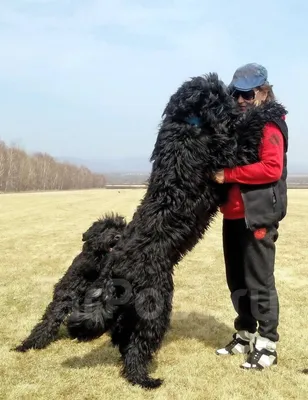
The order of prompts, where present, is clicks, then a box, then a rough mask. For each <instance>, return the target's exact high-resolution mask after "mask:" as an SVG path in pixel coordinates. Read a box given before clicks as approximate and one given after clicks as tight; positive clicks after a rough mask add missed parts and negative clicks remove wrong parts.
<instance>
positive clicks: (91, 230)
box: [82, 221, 97, 242]
mask: <svg viewBox="0 0 308 400" xmlns="http://www.w3.org/2000/svg"><path fill="white" fill-rule="evenodd" d="M96 227H97V221H96V222H94V223H93V224H92V225H91V226H90V228H89V229H88V230H87V231H86V232H84V233H83V234H82V241H83V242H86V241H87V240H90V239H91V238H92V237H93V236H94V235H95V233H96Z"/></svg>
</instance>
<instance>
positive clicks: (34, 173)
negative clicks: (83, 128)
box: [0, 140, 106, 192]
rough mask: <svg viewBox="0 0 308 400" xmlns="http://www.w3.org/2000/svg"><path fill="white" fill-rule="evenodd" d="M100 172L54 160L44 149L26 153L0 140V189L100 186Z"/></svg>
mask: <svg viewBox="0 0 308 400" xmlns="http://www.w3.org/2000/svg"><path fill="white" fill-rule="evenodd" d="M105 184H106V180H105V177H104V175H102V174H97V173H93V172H91V171H90V170H89V169H88V168H86V167H84V166H76V165H73V164H70V163H64V162H58V161H56V160H55V159H54V158H53V157H51V156H50V155H49V154H47V153H35V154H33V155H29V154H27V153H26V152H25V151H24V150H22V149H20V148H19V147H18V146H15V145H13V146H7V145H6V144H5V143H4V142H3V141H1V140H0V192H22V191H38V190H71V189H90V188H100V187H104V186H105Z"/></svg>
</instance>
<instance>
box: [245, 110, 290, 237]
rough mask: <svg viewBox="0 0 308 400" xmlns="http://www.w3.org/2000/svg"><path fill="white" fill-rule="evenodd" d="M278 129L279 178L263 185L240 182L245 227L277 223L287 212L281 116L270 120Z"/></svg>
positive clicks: (285, 143) (286, 147)
mask: <svg viewBox="0 0 308 400" xmlns="http://www.w3.org/2000/svg"><path fill="white" fill-rule="evenodd" d="M272 122H274V123H275V124H276V125H277V126H278V127H279V129H280V131H281V133H282V135H283V138H284V160H283V171H282V176H281V178H280V179H279V180H278V181H276V182H273V183H269V184H263V185H247V184H240V189H241V193H242V198H243V202H244V206H245V219H246V224H247V227H248V228H250V229H251V230H255V229H258V228H262V227H269V226H272V225H276V224H278V222H279V221H281V220H282V219H283V218H284V217H285V216H286V214H287V206H288V200H287V182H286V180H287V151H288V126H287V124H286V122H285V121H284V120H283V119H281V118H275V119H273V120H272Z"/></svg>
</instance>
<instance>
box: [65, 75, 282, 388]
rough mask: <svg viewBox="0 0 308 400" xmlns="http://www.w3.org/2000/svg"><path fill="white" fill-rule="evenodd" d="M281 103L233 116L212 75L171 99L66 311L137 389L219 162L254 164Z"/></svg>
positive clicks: (201, 229)
mask: <svg viewBox="0 0 308 400" xmlns="http://www.w3.org/2000/svg"><path fill="white" fill-rule="evenodd" d="M285 113H286V111H285V109H284V108H283V107H282V106H280V105H278V104H277V103H272V104H268V105H266V106H264V107H263V106H262V107H258V111H255V110H252V111H250V112H248V113H246V115H245V116H243V117H241V116H240V114H239V113H238V111H237V108H236V104H235V101H234V99H233V98H232V97H231V95H230V94H229V91H228V88H227V87H226V86H225V85H224V84H223V82H221V81H220V80H219V78H218V76H217V75H216V74H209V75H206V76H201V77H196V78H193V79H191V80H189V81H187V82H185V83H184V84H183V85H182V86H181V87H180V88H179V89H178V90H177V92H176V93H175V94H174V95H173V96H171V98H170V101H169V103H168V104H167V106H166V108H165V110H164V114H163V117H164V118H163V120H162V123H161V125H160V128H159V133H158V137H157V141H156V143H155V148H154V150H153V153H152V156H151V161H153V165H152V172H151V175H150V178H149V181H148V189H147V191H146V194H145V196H144V198H143V199H142V201H141V203H140V205H139V206H138V207H137V210H136V212H135V213H134V215H133V218H132V221H131V222H130V223H129V224H128V226H127V228H126V229H125V230H124V232H123V235H122V237H121V239H120V240H119V241H118V243H117V244H116V246H115V247H114V249H113V251H112V253H111V254H110V255H109V257H108V260H107V262H106V263H105V265H104V266H103V268H102V271H101V274H100V277H99V278H98V279H97V280H96V281H95V282H94V284H93V285H92V287H91V290H90V292H89V297H90V301H89V302H87V303H86V304H84V305H83V306H82V307H81V309H80V310H79V311H76V312H73V313H72V314H71V315H70V317H69V318H68V321H67V327H68V330H69V332H71V335H72V336H73V337H77V338H80V339H81V340H82V338H83V337H84V336H87V332H92V334H94V332H95V330H97V335H100V334H101V333H102V331H107V330H108V331H110V333H111V339H112V343H113V344H114V345H117V346H118V347H119V351H120V353H121V356H122V360H123V371H122V372H123V375H124V376H125V377H126V378H127V380H128V381H129V382H131V383H132V384H139V385H141V386H142V387H145V388H155V387H158V386H160V385H161V383H162V380H161V379H153V378H151V377H150V376H149V374H148V363H149V361H150V360H151V358H152V356H153V354H154V353H155V351H157V350H158V349H159V347H160V346H161V343H162V340H163V338H164V335H165V332H166V330H167V328H168V326H169V322H170V315H171V310H172V298H173V271H174V266H175V265H176V264H177V263H178V262H179V261H180V260H181V259H182V257H183V256H184V255H185V254H187V252H188V251H190V250H191V249H193V247H194V246H195V245H196V243H197V242H198V241H199V240H200V239H201V238H202V237H203V235H204V233H205V231H206V230H207V229H208V227H209V225H210V224H211V222H212V221H213V218H214V217H215V215H216V213H217V211H218V207H219V206H220V205H221V204H222V203H223V202H224V201H225V199H226V195H227V188H228V187H227V185H219V184H217V183H215V182H214V181H213V175H214V173H215V172H217V171H218V170H220V169H222V168H224V167H233V166H235V165H243V164H249V163H253V162H256V161H258V147H259V144H260V141H261V137H262V128H263V125H264V123H265V122H266V121H267V120H271V119H272V118H274V117H275V118H279V117H281V116H282V115H283V114H285Z"/></svg>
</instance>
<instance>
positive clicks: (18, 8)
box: [0, 0, 308, 167]
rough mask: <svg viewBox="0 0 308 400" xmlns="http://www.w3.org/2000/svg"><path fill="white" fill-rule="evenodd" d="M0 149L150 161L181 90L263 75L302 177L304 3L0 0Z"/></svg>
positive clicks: (306, 133)
mask: <svg viewBox="0 0 308 400" xmlns="http://www.w3.org/2000/svg"><path fill="white" fill-rule="evenodd" d="M0 49H1V61H0V127H1V129H0V138H1V139H3V140H5V141H6V142H7V143H11V142H12V141H17V142H18V143H19V144H20V145H21V146H22V147H23V148H25V149H26V150H27V151H47V152H49V153H50V154H52V155H54V156H63V155H65V156H71V157H78V158H82V159H96V160H99V159H102V158H104V159H109V158H117V157H135V156H136V157H139V156H142V157H145V158H148V157H149V156H150V153H151V151H152V148H153V145H154V142H155V139H156V134H157V126H158V123H159V122H160V116H161V112H162V110H163V108H164V106H165V104H166V102H167V101H168V99H169V96H170V95H171V94H172V93H173V92H174V91H175V90H176V89H177V87H178V86H179V85H180V84H181V83H182V82H183V81H184V80H186V79H187V78H189V77H191V76H194V75H200V74H202V73H206V72H210V71H215V72H218V74H219V75H220V76H221V78H222V79H223V80H224V81H225V82H226V83H229V81H230V80H231V78H232V74H233V72H234V70H235V69H236V68H237V67H238V66H239V65H242V64H244V63H247V62H259V63H262V64H264V65H265V66H266V67H267V69H268V72H269V79H270V81H271V83H272V84H273V85H274V89H275V92H276V95H277V97H278V99H279V100H280V101H281V102H282V103H284V105H285V106H286V107H287V108H288V110H289V115H288V117H287V121H288V123H289V128H290V153H289V160H290V162H292V163H297V164H303V165H306V166H307V167H308V155H307V147H308V129H307V125H308V122H307V113H308V104H307V95H308V79H307V71H308V2H307V1H304V0H300V1H297V0H284V1H281V0H280V1H278V0H266V1H265V0H259V1H257V2H251V1H242V0H233V1H230V0H228V1H226V0H221V1H212V0H211V1H207V0H174V1H171V0H1V1H0Z"/></svg>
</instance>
